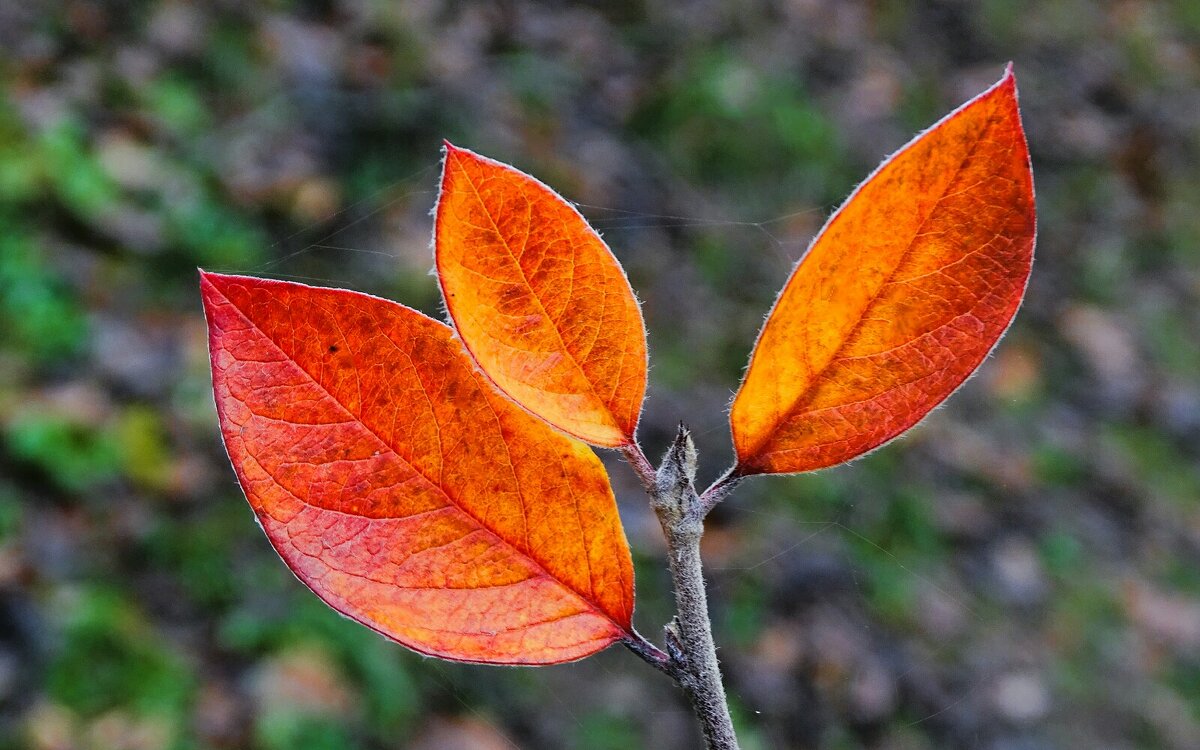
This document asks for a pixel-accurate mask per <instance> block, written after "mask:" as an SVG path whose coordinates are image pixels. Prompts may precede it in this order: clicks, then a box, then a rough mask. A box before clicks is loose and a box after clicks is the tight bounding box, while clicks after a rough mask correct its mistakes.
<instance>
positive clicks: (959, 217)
mask: <svg viewBox="0 0 1200 750" xmlns="http://www.w3.org/2000/svg"><path fill="white" fill-rule="evenodd" d="M1034 220H1035V215H1034V202H1033V177H1032V174H1031V172H1030V167H1029V152H1028V149H1027V147H1026V144H1025V134H1024V131H1023V130H1022V128H1021V120H1020V115H1019V113H1018V111H1017V88H1016V80H1015V79H1014V77H1013V74H1012V70H1011V68H1010V69H1009V70H1008V71H1007V72H1006V73H1005V75H1004V77H1003V78H1002V79H1001V80H1000V81H999V83H997V84H996V85H995V86H993V87H992V88H991V89H989V90H987V91H985V92H984V93H983V94H981V95H980V96H978V97H977V98H975V99H973V100H972V101H970V102H968V103H967V104H965V105H963V106H962V107H961V108H959V109H958V110H956V111H955V112H953V113H952V114H950V115H949V116H947V117H946V118H945V119H943V120H942V121H941V122H939V123H938V124H936V125H934V126H933V127H932V128H931V129H929V130H928V131H926V132H925V133H923V134H921V135H920V136H918V137H917V138H915V139H914V140H913V141H912V142H910V143H909V144H908V145H907V146H905V147H904V148H902V149H901V150H900V151H898V152H897V153H896V154H895V155H893V156H892V157H891V158H890V159H888V160H887V161H885V162H884V163H883V165H882V166H881V167H880V168H879V169H878V170H877V171H876V172H875V173H874V174H873V175H872V176H871V177H869V178H868V179H867V181H866V182H864V183H863V184H862V185H861V186H860V187H859V188H858V190H857V191H855V193H854V194H853V195H851V196H850V198H849V199H847V201H846V202H845V204H843V205H842V207H841V208H840V209H839V210H838V211H837V213H835V214H834V215H833V216H832V217H831V218H830V220H829V221H828V223H826V225H825V227H824V229H822V230H821V233H820V234H818V235H817V238H816V239H815V240H814V241H813V244H812V246H811V247H810V248H809V250H808V253H807V254H806V255H805V256H804V258H803V260H801V262H800V264H799V265H798V266H797V267H796V270H795V271H794V272H793V273H792V277H791V279H789V280H788V283H787V286H786V287H784V290H783V292H782V293H781V294H780V296H779V299H778V300H777V301H776V302H775V308H774V309H773V310H772V312H771V315H770V317H769V318H768V319H767V322H766V324H765V325H764V326H763V330H762V332H761V333H760V334H759V338H758V343H757V345H756V346H755V350H754V354H753V355H752V357H751V360H750V368H749V370H748V371H747V373H746V377H745V380H744V381H743V383H742V387H741V390H740V391H739V392H738V395H737V397H736V398H735V400H734V402H733V409H732V413H731V423H732V427H733V438H734V445H735V448H736V450H737V456H738V468H737V471H738V473H740V474H758V473H787V472H800V471H809V470H812V469H819V468H822V467H825V466H832V465H834V464H837V463H841V462H842V461H846V460H849V459H851V458H854V457H855V456H858V455H860V454H862V453H864V452H866V451H869V450H871V449H872V448H875V447H877V446H879V445H881V444H883V443H884V442H886V441H888V440H890V439H892V438H893V437H895V436H897V435H899V434H900V433H901V432H903V431H904V430H906V429H908V428H909V427H911V426H912V425H913V424H915V423H916V422H917V421H919V420H920V419H921V418H922V417H923V416H925V414H927V413H928V412H929V410H930V409H932V408H933V407H935V406H937V405H938V404H939V403H940V402H941V401H942V400H943V399H945V398H946V397H947V396H948V395H950V393H951V392H953V391H954V389H955V388H957V387H958V386H959V384H961V383H962V382H963V380H965V379H966V378H967V376H969V375H970V374H971V373H972V372H973V371H974V370H975V368H976V367H978V366H979V363H980V362H981V361H983V359H984V357H986V356H987V353H988V352H989V351H990V350H991V348H992V347H993V346H994V345H995V343H996V341H997V340H998V339H999V338H1000V336H1001V334H1002V333H1003V332H1004V330H1005V329H1006V328H1007V327H1008V324H1009V322H1010V321H1011V320H1012V317H1013V315H1014V314H1015V313H1016V311H1017V307H1018V306H1019V305H1020V303H1021V297H1022V296H1023V294H1024V290H1025V283H1026V281H1027V280H1028V278H1029V270H1030V265H1031V263H1032V260H1033V242H1034Z"/></svg>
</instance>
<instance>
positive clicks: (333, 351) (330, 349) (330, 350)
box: [329, 344, 338, 354]
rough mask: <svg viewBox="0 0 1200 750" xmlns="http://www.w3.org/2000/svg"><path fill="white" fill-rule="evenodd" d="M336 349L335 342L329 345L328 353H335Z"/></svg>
mask: <svg viewBox="0 0 1200 750" xmlns="http://www.w3.org/2000/svg"><path fill="white" fill-rule="evenodd" d="M337 350H338V348H337V345H336V344H330V345H329V353H330V354H337Z"/></svg>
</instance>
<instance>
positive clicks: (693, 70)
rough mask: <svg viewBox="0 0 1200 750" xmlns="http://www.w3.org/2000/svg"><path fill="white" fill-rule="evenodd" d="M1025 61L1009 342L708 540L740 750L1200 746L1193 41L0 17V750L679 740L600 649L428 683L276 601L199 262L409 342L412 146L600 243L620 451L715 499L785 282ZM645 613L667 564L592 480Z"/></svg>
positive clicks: (619, 664)
mask: <svg viewBox="0 0 1200 750" xmlns="http://www.w3.org/2000/svg"><path fill="white" fill-rule="evenodd" d="M1009 59H1012V60H1014V61H1015V63H1016V70H1017V75H1018V79H1019V84H1020V88H1021V95H1022V105H1023V111H1024V116H1025V120H1026V127H1027V130H1028V134H1029V140H1030V144H1031V149H1032V153H1033V161H1034V170H1035V177H1036V183H1037V188H1038V196H1039V209H1040V222H1039V223H1040V239H1039V243H1038V250H1037V253H1038V255H1037V261H1036V264H1035V268H1034V277H1033V282H1032V285H1031V287H1030V290H1029V295H1028V299H1027V302H1026V304H1025V307H1024V309H1023V310H1022V311H1021V313H1020V314H1019V316H1018V318H1017V322H1016V325H1015V326H1014V328H1013V330H1012V331H1011V332H1010V333H1009V335H1008V337H1007V338H1006V340H1005V341H1004V342H1003V343H1002V345H1001V347H1000V349H999V350H998V351H997V354H996V355H995V356H994V357H993V358H992V359H991V360H989V361H988V362H987V363H986V364H985V366H984V368H983V370H982V372H981V374H980V375H979V376H978V377H976V378H975V379H973V380H972V381H971V382H970V383H969V384H968V385H967V386H966V387H965V388H964V389H963V390H962V391H961V392H960V393H958V394H957V395H955V396H954V397H953V399H951V401H950V402H949V405H948V406H947V407H946V408H944V409H942V410H940V411H938V412H937V413H936V414H934V415H933V416H932V417H931V418H930V419H929V420H927V422H926V423H924V424H923V425H922V426H921V427H920V428H918V429H917V430H916V431H915V432H914V433H913V434H912V435H911V436H909V437H908V438H906V439H904V440H902V441H900V442H898V443H897V444H894V445H891V446H889V447H887V448H886V449H884V450H882V451H879V452H877V453H875V454H873V455H872V456H870V457H868V458H866V459H864V460H861V461H858V462H856V463H854V464H853V465H851V466H848V467H843V468H839V469H835V470H831V471H826V472H821V473H819V474H816V475H813V476H806V477H798V478H790V479H782V480H766V479H764V480H759V481H755V482H750V483H748V484H747V485H746V486H744V487H742V488H741V489H740V490H739V491H738V493H737V494H736V495H735V497H734V498H733V499H732V500H730V501H729V502H728V503H727V504H726V505H725V506H723V507H722V508H721V509H720V510H719V511H718V513H717V514H716V516H715V518H714V521H713V525H712V528H711V531H710V533H709V536H708V538H707V539H706V543H707V546H706V555H707V564H708V571H709V575H710V579H711V589H712V593H711V598H712V609H713V616H714V622H715V627H716V632H717V638H718V641H719V643H720V644H722V648H721V656H722V658H723V662H724V665H725V667H726V670H727V673H728V684H729V688H730V692H731V694H732V700H733V702H734V709H735V712H736V720H737V722H738V724H739V727H740V729H741V732H742V734H743V739H744V747H746V748H747V749H748V750H749V749H751V748H802V747H803V748H855V747H869V748H896V749H898V748H986V749H992V748H994V749H996V750H1000V749H1004V750H1017V749H1018V748H1020V749H1022V750H1024V749H1030V750H1033V749H1036V748H1097V747H1105V748H1179V749H1180V750H1186V749H1188V748H1196V747H1200V502H1198V501H1200V448H1198V446H1200V305H1198V304H1197V303H1198V301H1200V262H1198V261H1200V167H1198V165H1200V128H1198V127H1197V123H1198V122H1200V4H1197V3H1195V2H1194V1H1193V0H1175V1H1174V2H1161V3H1154V2H1136V1H1130V2H1120V3H1113V4H1101V3H1095V2H1089V1H1087V0H1049V1H1047V2H1031V1H1026V2H1022V1H1020V0H988V1H987V2H982V3H967V2H950V1H948V0H944V1H943V2H936V3H928V4H920V5H917V4H908V3H903V2H895V1H886V0H885V1H884V2H873V3H862V2H841V1H839V0H797V1H795V2H766V1H761V2H760V1H756V0H745V1H743V2H735V3H725V2H717V1H716V0H709V1H708V2H686V3H652V2H632V1H630V2H616V3H599V2H597V3H594V4H583V5H564V4H544V5H543V4H538V3H533V2H522V1H520V0H510V1H507V2H484V3H473V4H467V3H451V2H437V1H435V0H422V1H420V2H400V1H399V0H325V1H323V2H322V1H314V2H301V1H300V0H296V1H295V2H287V1H286V0H277V1H274V2H266V3H262V4H255V3H245V4H243V3H240V2H235V0H211V1H209V2H184V1H183V0H169V1H163V2H134V1H132V0H131V1H130V2H118V1H116V0H110V1H109V2H102V1H100V0H94V1H92V2H87V1H82V0H80V1H75V2H65V3H63V2H52V1H51V0H42V1H41V2H28V3H22V2H4V3H0V748H3V750H10V749H15V748H32V749H36V750H57V749H59V748H63V749H66V748H80V749H83V750H101V749H103V750H108V749H118V748H120V749H127V750H154V749H157V748H181V749H184V748H188V749H190V748H196V749H199V748H262V749H264V750H276V749H278V750H283V749H284V748H287V749H288V750H340V749H342V748H412V749H413V750H418V749H419V750H432V749H433V748H447V749H449V748H455V749H457V748H461V749H463V750H467V749H479V750H483V749H487V750H490V749H491V748H507V747H513V746H516V747H522V748H561V747H571V748H584V749H587V750H602V749H606V748H633V747H652V748H656V749H658V750H674V749H675V748H689V747H695V746H696V743H697V738H696V736H695V734H694V730H693V728H692V719H691V717H690V715H689V713H688V712H687V709H686V706H685V704H684V703H683V701H682V700H681V699H680V696H679V695H678V694H676V692H675V691H674V690H673V688H672V686H671V685H670V684H669V683H668V682H667V681H666V680H665V679H663V678H662V677H661V676H660V675H659V674H657V673H654V672H652V671H651V670H649V669H648V668H646V667H645V665H643V664H641V663H640V662H638V661H637V660H636V659H635V658H633V657H632V656H631V655H629V654H627V653H625V652H623V651H622V650H620V649H613V650H610V651H609V652H606V653H605V654H602V655H600V656H599V657H596V658H593V659H589V660H586V661H584V662H581V663H578V664H574V665H567V666H563V667H555V668H548V669H541V670H520V669H495V668H484V667H463V666H458V665H453V664H447V663H442V662H434V661H430V660H425V659H422V658H420V657H417V656H415V655H413V654H410V653H408V652H406V651H404V650H403V649H402V648H400V647H398V646H394V645H392V644H389V643H387V642H385V641H383V640H382V639H380V638H378V637H376V636H374V635H372V634H371V633H369V632H367V631H366V630H365V629H363V628H360V627H358V626H355V625H353V624H351V623H348V622H346V621H344V620H342V619H341V618H339V617H338V616H337V615H335V614H334V613H333V612H332V611H330V610H328V609H326V608H325V607H324V606H323V605H321V604H320V603H319V602H318V601H317V600H316V599H315V598H314V597H313V596H312V595H311V594H309V593H308V592H307V591H305V590H304V589H303V587H302V586H301V585H300V584H298V583H297V582H295V581H294V580H293V579H292V578H291V576H290V575H289V574H288V573H287V571H286V570H285V568H284V566H283V565H282V564H281V563H280V562H279V561H278V559H277V558H276V557H275V555H274V554H273V553H272V551H271V550H270V548H269V546H268V544H267V542H266V540H265V539H264V538H263V536H262V534H261V532H260V531H259V530H258V529H257V528H256V527H255V525H254V523H253V521H252V516H251V514H250V512H249V510H248V508H247V507H246V505H245V502H244V501H243V500H242V499H241V497H240V493H239V491H238V489H237V487H236V484H235V481H234V477H233V474H232V472H231V471H230V469H229V467H228V464H227V462H226V460H225V458H224V455H223V453H222V450H221V447H220V445H219V442H218V433H217V428H216V423H215V415H214V413H213V408H212V404H211V395H210V393H209V390H208V372H207V364H206V358H205V339H204V324H203V320H202V317H201V314H200V307H199V297H198V294H197V286H196V281H197V279H196V273H195V267H196V266H197V265H202V266H204V267H206V268H209V269H212V270H219V271H231V272H246V273H258V274H266V275H272V276H277V277H282V278H290V279H306V280H315V283H322V284H332V285H346V286H351V287H354V288H357V289H361V290H364V291H370V292H374V293H378V294H382V295H385V296H388V297H391V298H393V299H397V300H401V301H403V302H406V303H408V304H410V305H414V306H418V307H421V308H422V309H424V310H426V311H428V312H431V313H433V314H437V312H438V302H437V298H436V290H435V286H434V282H433V280H432V279H431V278H430V277H429V276H428V275H427V271H428V269H429V267H430V265H431V257H430V251H429V236H430V219H429V217H428V211H429V209H430V208H431V206H432V204H433V201H434V193H433V189H434V186H435V182H436V179H437V174H438V167H439V164H438V158H439V151H438V149H439V144H440V139H441V138H443V137H448V138H450V139H451V140H453V141H455V142H456V143H460V144H462V145H464V146H468V147H471V148H473V149H476V150H479V151H481V152H483V153H485V154H488V155H491V156H495V157H497V158H500V159H503V160H506V161H510V162H512V163H514V164H516V165H518V166H519V167H521V168H524V169H526V170H527V171H531V172H533V173H534V174H536V175H538V176H539V177H541V178H542V179H544V180H545V181H547V182H548V183H549V184H551V185H553V186H554V187H556V188H557V189H559V190H560V191H561V192H562V193H563V194H564V195H566V196H568V197H569V198H571V199H573V200H576V201H579V202H580V203H581V204H582V210H583V211H584V213H585V214H586V215H587V216H588V217H589V218H591V219H592V220H593V222H594V224H595V225H596V226H597V228H599V229H600V230H601V231H603V232H604V233H605V235H606V238H607V239H608V240H609V241H610V243H611V244H612V246H613V248H614V250H615V252H616V254H617V255H618V257H619V258H620V259H621V260H622V262H623V263H624V264H625V265H626V267H627V268H628V270H629V273H630V276H631V279H632V281H633V284H634V287H635V288H636V289H637V290H638V292H639V294H640V296H641V298H642V299H643V300H644V301H645V312H646V318H647V322H648V324H649V327H650V334H651V360H652V367H653V369H652V372H651V379H652V388H651V393H650V399H649V403H648V406H647V412H646V416H645V418H644V422H643V425H644V426H643V429H642V437H643V440H644V442H645V443H646V444H647V447H648V450H649V451H650V452H652V453H657V452H659V451H660V450H661V449H662V447H663V445H664V440H665V438H666V437H667V436H668V435H669V434H670V432H671V431H672V430H673V425H674V424H675V422H676V421H677V420H679V419H685V420H687V421H688V422H689V423H691V425H692V426H693V427H694V428H695V429H696V431H697V433H698V436H699V441H700V448H701V451H702V459H703V461H704V464H705V466H706V470H707V474H706V475H705V477H702V478H711V476H712V475H713V474H714V473H715V472H716V471H718V470H719V469H721V468H723V465H724V464H725V463H727V461H728V457H729V454H730V449H729V438H728V432H727V428H726V426H725V406H726V403H727V401H728V399H729V396H730V394H731V393H732V390H733V389H734V388H735V386H736V383H737V380H738V377H739V373H740V370H741V368H742V366H743V365H744V363H745V360H746V356H747V353H748V351H749V348H750V344H751V342H752V341H753V338H754V334H755V332H756V330H757V327H758V325H759V323H760V321H761V317H762V315H763V314H764V313H765V312H766V310H767V308H768V307H769V305H770V302H771V300H772V299H773V296H774V294H775V292H776V290H777V289H778V288H779V287H780V286H781V284H782V283H783V281H784V279H785V277H786V274H787V272H788V270H789V269H790V267H791V264H792V263H793V262H794V261H795V260H796V259H797V258H798V257H799V256H800V254H801V252H802V251H803V248H804V246H805V245H806V243H807V241H808V239H809V238H810V237H811V235H812V234H813V232H814V231H815V230H816V229H817V228H818V227H819V226H820V224H821V222H822V221H823V219H824V217H825V216H827V215H828V213H829V212H830V211H831V210H832V209H833V208H834V207H835V206H836V205H837V204H838V203H839V202H840V200H841V199H842V198H843V197H844V196H845V195H846V194H847V193H848V192H849V191H850V190H851V188H852V187H853V186H854V184H855V182H856V181H857V180H859V179H861V178H862V177H863V176H865V175H866V174H867V173H868V172H869V171H870V169H872V168H873V167H874V166H875V164H876V163H878V161H879V159H880V158H882V157H883V156H884V155H885V154H886V153H888V152H890V151H892V150H894V149H895V148H897V147H899V146H900V145H901V144H903V143H904V142H905V141H906V140H907V139H908V138H909V137H910V136H911V135H912V134H913V133H914V132H916V131H917V130H919V129H920V128H923V127H925V126H927V125H929V124H931V123H932V122H933V121H934V120H936V119H937V118H938V117H940V116H941V115H942V114H943V113H945V112H946V111H948V110H949V109H951V108H952V107H954V106H956V105H957V104H958V103H960V102H961V101H963V100H964V99H966V98H968V97H969V96H971V95H973V94H974V93H976V92H978V91H980V90H982V89H983V88H984V87H986V86H987V85H988V84H990V83H992V82H993V81H994V80H996V79H997V78H999V76H1000V74H1001V72H1002V66H1003V64H1004V63H1005V62H1006V61H1007V60H1009ZM610 468H611V471H612V474H613V482H614V485H615V487H616V489H617V493H618V497H619V499H620V502H621V510H622V515H623V518H624V520H625V523H626V527H627V529H628V533H629V536H630V539H631V543H632V545H633V547H634V550H635V557H636V560H637V566H638V594H639V610H638V616H637V621H638V624H639V626H640V628H641V629H642V630H643V631H645V632H648V633H655V634H656V633H657V630H658V627H659V626H660V625H661V623H662V622H663V621H664V620H665V618H666V616H667V611H668V608H669V588H668V582H667V580H666V577H665V572H664V563H663V559H662V543H661V541H660V538H659V533H658V530H657V528H656V525H655V522H654V520H653V517H652V516H651V515H650V514H649V513H648V511H647V509H646V506H645V501H644V498H643V497H642V496H641V495H640V494H639V492H638V491H637V488H636V485H635V483H634V481H633V479H632V475H631V473H630V472H629V470H628V468H627V467H625V466H622V465H620V464H618V463H616V462H615V461H613V462H610Z"/></svg>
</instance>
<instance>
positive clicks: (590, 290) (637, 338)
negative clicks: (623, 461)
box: [434, 143, 646, 447]
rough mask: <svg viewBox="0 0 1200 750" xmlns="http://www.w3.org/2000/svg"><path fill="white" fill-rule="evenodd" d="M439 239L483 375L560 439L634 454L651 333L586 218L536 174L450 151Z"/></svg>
mask: <svg viewBox="0 0 1200 750" xmlns="http://www.w3.org/2000/svg"><path fill="white" fill-rule="evenodd" d="M435 231H436V234H435V238H434V242H435V247H436V255H437V271H438V279H439V281H440V282H441V285H442V295H443V297H444V298H445V300H446V309H447V310H448V311H449V313H450V317H451V319H452V320H453V321H454V327H455V328H456V329H457V330H458V333H459V335H460V336H461V337H462V340H463V342H464V343H465V344H466V346H467V350H468V351H469V352H470V354H471V356H472V357H474V359H475V361H476V362H477V363H478V364H479V367H480V369H482V370H483V372H484V373H485V374H486V375H487V376H488V377H489V378H491V380H492V381H493V382H494V383H495V384H496V385H497V386H498V387H499V388H500V390H502V391H504V392H505V393H507V394H508V395H509V396H510V397H511V398H512V399H513V400H515V401H516V402H517V403H518V404H520V405H521V406H523V407H525V408H526V409H528V410H529V411H530V412H531V413H533V414H536V415H537V416H539V417H541V418H542V419H544V420H546V421H547V422H549V423H550V424H551V425H554V426H555V427H557V428H559V429H560V430H563V431H564V432H567V433H569V434H571V435H574V436H576V437H578V438H580V439H582V440H586V441H587V442H589V443H593V444H595V445H601V446H606V447H617V446H622V445H627V444H629V443H630V442H631V441H632V439H633V434H634V431H635V429H636V428H637V421H638V416H639V414H640V413H641V408H642V397H643V395H644V394H645V391H646V331H645V328H644V326H643V325H642V313H641V310H640V309H639V307H638V304H637V300H636V299H634V296H633V290H632V289H630V287H629V281H628V280H627V279H626V278H625V274H624V272H623V271H622V270H621V266H620V264H618V263H617V260H616V258H614V257H613V255H612V252H610V251H609V249H608V247H607V246H606V245H605V244H604V242H603V241H602V240H601V239H600V237H599V235H597V234H596V233H595V232H594V231H592V228H591V227H589V226H588V225H587V222H586V221H584V219H583V217H582V216H580V215H579V212H578V211H576V210H575V208H574V207H573V206H571V205H570V204H569V203H567V202H566V201H564V200H563V199H562V198H561V197H559V196H558V194H557V193H555V192H554V191H553V190H551V189H550V188H548V187H546V186H545V185H543V184H542V183H541V182H538V181H537V180H535V179H534V178H532V177H530V176H529V175H527V174H524V173H522V172H519V171H517V170H516V169H513V168H512V167H509V166H507V165H504V164H500V163H499V162H495V161H492V160H491V159H486V158H484V157H481V156H479V155H477V154H474V153H472V152H470V151H467V150H466V149H461V148H456V147H454V146H452V145H450V144H449V143H447V144H446V162H445V168H444V171H443V173H442V192H441V197H440V198H439V199H438V207H437V224H436V230H435Z"/></svg>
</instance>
